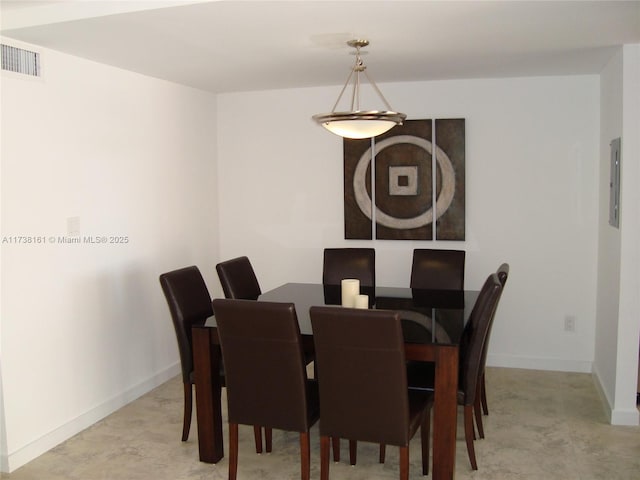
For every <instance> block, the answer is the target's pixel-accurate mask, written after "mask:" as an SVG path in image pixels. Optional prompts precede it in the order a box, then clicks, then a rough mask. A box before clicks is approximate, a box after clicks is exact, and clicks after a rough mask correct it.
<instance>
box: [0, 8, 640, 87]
mask: <svg viewBox="0 0 640 480" xmlns="http://www.w3.org/2000/svg"><path fill="white" fill-rule="evenodd" d="M0 13H1V18H2V23H1V29H2V31H1V33H2V36H3V37H4V38H5V41H6V39H7V38H9V39H15V40H19V41H23V42H27V43H30V44H34V45H38V46H42V47H46V48H51V49H54V50H59V51H62V52H66V53H69V54H72V55H76V56H79V57H84V58H87V59H91V60H95V61H97V62H101V63H105V64H109V65H113V66H116V67H121V68H124V69H127V70H132V71H135V72H139V73H142V74H145V75H150V76H153V77H158V78H162V79H166V80H170V81H173V82H177V83H181V84H185V85H189V86H192V87H195V88H199V89H203V90H208V91H211V92H215V93H220V92H234V91H248V90H270V89H280V88H295V87H311V86H321V85H342V83H343V82H344V81H345V80H346V77H347V75H348V73H349V70H350V68H351V65H352V62H353V58H354V57H353V56H352V55H350V53H351V49H350V48H349V47H347V45H346V41H347V40H349V39H352V38H366V39H368V40H370V41H371V45H370V46H369V47H367V48H366V49H365V50H366V51H367V54H366V55H364V56H363V59H364V61H365V63H366V65H367V66H368V71H369V73H370V75H371V76H372V77H373V79H374V80H375V81H376V82H377V83H382V82H399V81H424V80H450V79H456V78H493V77H517V76H538V75H572V74H593V73H599V72H600V71H601V70H602V68H603V67H604V65H606V63H607V61H608V60H609V59H610V58H611V56H612V55H613V53H614V52H615V51H616V47H617V46H619V45H623V44H629V43H640V1H638V0H636V1H620V2H619V1H567V2H564V1H350V0H341V1H242V0H235V1H202V0H193V1H191V0H182V1H180V0H164V1H162V0H146V1H142V0H129V1H114V0H111V1H107V0H104V1H101V0H91V1H65V0H51V1H36V2H32V1H28V0H2V1H1V3H0ZM44 62H46V57H44V58H43V66H44Z"/></svg>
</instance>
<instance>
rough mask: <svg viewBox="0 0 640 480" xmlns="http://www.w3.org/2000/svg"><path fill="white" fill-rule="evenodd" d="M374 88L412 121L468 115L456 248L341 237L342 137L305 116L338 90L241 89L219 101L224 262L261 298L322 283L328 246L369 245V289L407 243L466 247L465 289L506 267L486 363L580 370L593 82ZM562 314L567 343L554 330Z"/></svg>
mask: <svg viewBox="0 0 640 480" xmlns="http://www.w3.org/2000/svg"><path fill="white" fill-rule="evenodd" d="M380 87H381V90H382V91H383V92H384V94H385V96H386V97H387V99H388V100H389V101H390V102H391V105H392V106H393V107H394V108H395V109H397V110H399V111H403V112H406V113H408V115H409V118H413V119H420V118H446V117H462V118H465V119H466V162H467V167H466V188H467V189H466V215H467V216H466V230H467V240H466V241H465V242H436V243H434V242H417V241H415V242H414V241H373V242H371V241H346V240H344V230H343V171H342V165H343V161H342V140H341V139H340V138H338V137H335V136H333V135H331V134H329V133H327V132H326V131H324V130H323V129H322V128H321V127H319V126H317V125H315V124H314V123H313V122H312V120H311V119H310V117H311V115H312V114H314V113H318V112H323V111H326V110H327V109H328V108H330V107H331V105H333V102H334V101H335V98H336V96H337V95H338V93H339V86H336V87H334V88H310V89H298V90H286V91H269V92H252V93H244V94H228V95H221V96H219V98H218V124H219V128H218V145H219V150H218V153H219V164H218V168H219V174H220V179H221V184H220V185H219V194H220V199H219V202H220V205H221V211H220V229H219V231H220V256H221V258H230V257H233V256H236V255H245V254H246V255H248V256H249V257H250V259H251V261H252V263H253V264H254V267H255V269H256V273H257V275H258V277H259V280H260V282H261V285H262V288H263V290H264V289H269V288H273V287H275V286H277V285H278V284H281V283H283V282H287V281H301V282H317V281H319V280H320V276H321V264H322V249H323V248H324V247H329V246H345V245H348V246H360V245H372V246H374V247H375V248H376V252H377V281H378V283H379V284H387V285H398V286H401V285H407V284H408V282H409V273H410V265H411V255H412V250H413V248H415V247H430V246H435V247H454V248H463V249H465V250H467V267H466V280H465V284H466V285H467V286H468V287H469V288H479V287H480V286H481V284H482V281H483V280H484V279H485V278H486V276H487V275H488V274H489V273H490V272H491V271H493V270H495V269H496V268H497V267H498V265H499V264H500V263H501V262H503V261H506V262H509V263H510V265H511V276H510V279H509V283H508V284H507V288H506V290H505V294H504V296H503V298H502V303H501V306H500V309H499V312H498V316H497V317H496V322H495V326H494V332H493V335H492V342H491V348H490V353H489V358H488V361H489V363H490V364H492V365H503V366H513V367H526V368H543V369H558V370H568V371H591V362H592V360H593V354H594V333H595V297H596V295H595V294H596V274H597V261H596V258H597V235H598V227H597V225H598V222H597V219H598V195H597V189H598V181H597V178H598V167H599V155H600V148H599V77H598V76H595V75H594V76H573V77H540V78H518V79H495V80H462V81H446V82H428V83H403V84H386V85H381V86H380ZM216 288H217V293H218V294H220V288H219V286H216ZM566 315H572V316H575V318H576V331H575V333H565V332H564V319H565V316H566Z"/></svg>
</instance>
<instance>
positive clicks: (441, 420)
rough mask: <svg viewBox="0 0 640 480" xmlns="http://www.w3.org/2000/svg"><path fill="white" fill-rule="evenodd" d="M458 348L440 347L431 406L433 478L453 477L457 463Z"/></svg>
mask: <svg viewBox="0 0 640 480" xmlns="http://www.w3.org/2000/svg"><path fill="white" fill-rule="evenodd" d="M458 350H459V349H458V347H456V346H451V347H440V348H439V349H438V353H437V358H436V378H435V399H434V405H433V459H434V460H433V479H434V480H452V479H453V478H454V471H455V463H456V431H457V421H458V420H457V414H458V402H457V395H458Z"/></svg>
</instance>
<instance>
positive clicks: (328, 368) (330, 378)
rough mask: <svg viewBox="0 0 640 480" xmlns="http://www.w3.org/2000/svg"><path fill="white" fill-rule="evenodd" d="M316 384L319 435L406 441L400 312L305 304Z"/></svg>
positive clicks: (380, 440) (393, 443) (406, 404)
mask: <svg viewBox="0 0 640 480" xmlns="http://www.w3.org/2000/svg"><path fill="white" fill-rule="evenodd" d="M310 315H311V324H312V326H313V341H314V344H315V349H316V365H317V372H318V382H319V386H320V412H321V420H320V435H327V436H331V437H336V438H349V439H356V440H363V441H369V442H376V443H384V444H389V445H399V446H406V445H408V442H409V439H410V436H409V425H408V422H409V401H408V390H407V375H406V363H405V355H404V340H403V337H402V327H401V324H400V318H399V315H398V314H397V313H395V312H392V311H387V310H358V309H349V308H340V307H318V306H314V307H311V309H310Z"/></svg>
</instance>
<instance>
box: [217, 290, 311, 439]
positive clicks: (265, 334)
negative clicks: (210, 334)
mask: <svg viewBox="0 0 640 480" xmlns="http://www.w3.org/2000/svg"><path fill="white" fill-rule="evenodd" d="M213 310H214V312H215V314H216V323H217V328H218V334H219V337H220V346H221V348H222V359H223V362H224V365H225V369H226V385H227V402H228V416H229V422H231V423H239V424H244V425H259V426H263V427H269V428H277V429H282V430H288V431H298V432H304V431H307V430H308V429H309V426H310V425H309V417H308V415H309V412H308V405H307V394H308V392H307V388H308V387H307V373H306V369H305V365H304V361H303V353H302V342H301V339H300V329H299V327H298V318H297V316H296V311H295V307H294V304H293V303H276V302H262V301H252V300H236V299H222V298H221V299H215V300H213Z"/></svg>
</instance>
